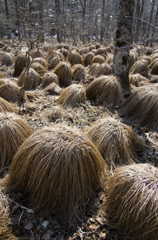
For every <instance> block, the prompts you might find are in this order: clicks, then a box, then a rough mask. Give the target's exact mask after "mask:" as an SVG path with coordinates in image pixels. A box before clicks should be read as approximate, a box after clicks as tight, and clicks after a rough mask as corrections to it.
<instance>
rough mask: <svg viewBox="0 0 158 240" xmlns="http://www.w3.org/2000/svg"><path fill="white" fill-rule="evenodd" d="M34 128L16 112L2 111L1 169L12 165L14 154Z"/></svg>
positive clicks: (0, 121) (0, 131)
mask: <svg viewBox="0 0 158 240" xmlns="http://www.w3.org/2000/svg"><path fill="white" fill-rule="evenodd" d="M30 134H32V130H31V128H30V127H29V125H28V124H27V122H26V121H24V120H23V119H22V118H21V117H20V116H18V115H17V114H15V113H9V112H5V113H0V170H3V168H4V167H7V166H9V165H10V163H11V161H12V158H13V156H14V154H15V153H16V151H17V149H18V147H19V146H20V145H21V144H22V143H23V141H24V140H25V139H26V138H27V137H28V136H29V135H30Z"/></svg>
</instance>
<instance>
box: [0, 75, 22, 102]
mask: <svg viewBox="0 0 158 240" xmlns="http://www.w3.org/2000/svg"><path fill="white" fill-rule="evenodd" d="M0 97H2V98H4V99H5V100H7V101H8V102H13V103H15V102H19V103H20V102H25V100H26V99H25V94H24V91H22V90H21V89H20V88H19V87H18V86H17V85H16V83H14V82H11V81H10V80H9V79H3V80H2V79H0Z"/></svg>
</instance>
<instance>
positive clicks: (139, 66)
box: [130, 60, 148, 77]
mask: <svg viewBox="0 0 158 240" xmlns="http://www.w3.org/2000/svg"><path fill="white" fill-rule="evenodd" d="M136 73H139V74H141V75H142V76H145V77H146V76H148V62H147V61H146V60H137V61H136V62H135V63H134V64H133V65H132V67H131V69H130V74H136Z"/></svg>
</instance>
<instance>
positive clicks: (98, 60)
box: [91, 55, 105, 64]
mask: <svg viewBox="0 0 158 240" xmlns="http://www.w3.org/2000/svg"><path fill="white" fill-rule="evenodd" d="M104 62H105V58H104V57H103V56H101V55H97V56H94V57H93V58H92V61H91V64H93V63H100V64H101V63H104Z"/></svg>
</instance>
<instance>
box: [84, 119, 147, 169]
mask: <svg viewBox="0 0 158 240" xmlns="http://www.w3.org/2000/svg"><path fill="white" fill-rule="evenodd" d="M87 135H88V137H89V138H90V139H91V140H92V141H93V142H94V144H95V145H96V146H97V147H98V149H99V151H100V153H101V155H102V157H103V158H104V160H105V162H106V163H107V164H108V166H109V168H110V169H114V168H116V166H119V165H125V164H132V163H134V158H135V157H136V156H137V153H138V151H141V150H143V149H144V148H145V147H147V146H146V145H145V143H144V141H143V140H142V139H141V138H140V137H139V136H138V135H137V134H136V133H135V132H134V131H133V130H132V128H131V127H129V126H127V125H126V124H123V123H122V122H121V121H120V120H119V119H114V118H112V117H107V118H105V119H101V120H98V121H96V122H95V123H94V124H93V125H92V126H91V127H90V128H89V130H88V132H87Z"/></svg>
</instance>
